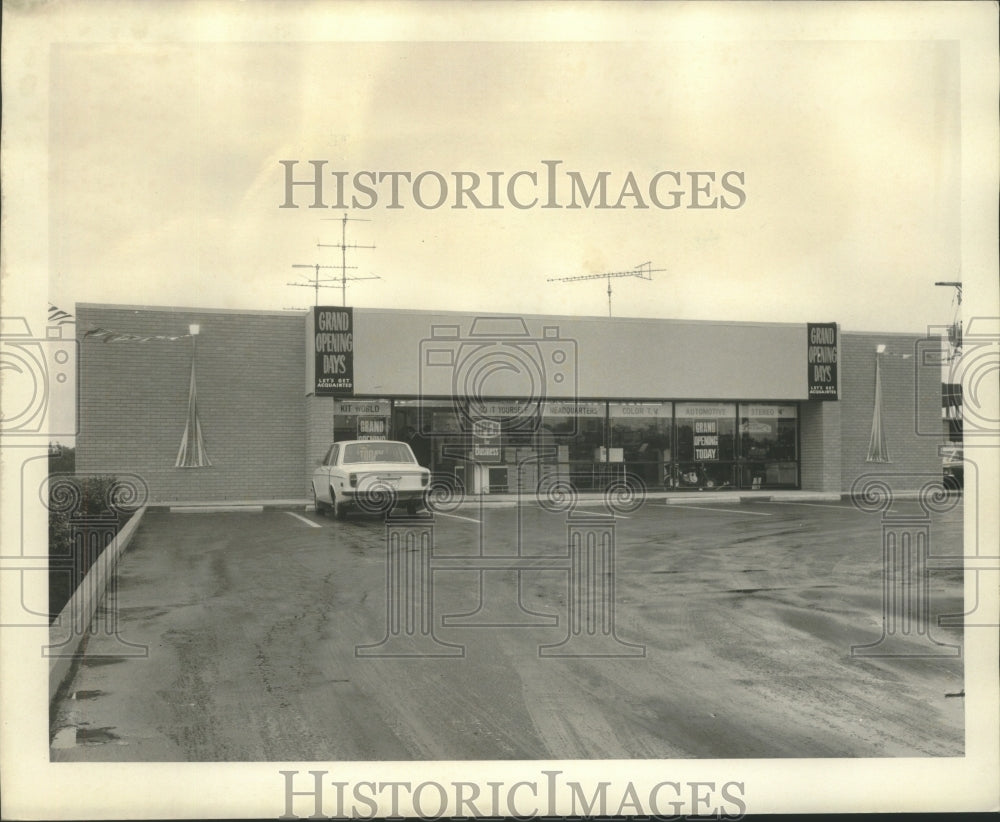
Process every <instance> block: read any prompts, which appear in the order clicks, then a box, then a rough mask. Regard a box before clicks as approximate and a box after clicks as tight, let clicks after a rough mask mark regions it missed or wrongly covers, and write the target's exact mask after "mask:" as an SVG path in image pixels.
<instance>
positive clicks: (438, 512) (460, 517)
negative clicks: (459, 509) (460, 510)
mask: <svg viewBox="0 0 1000 822" xmlns="http://www.w3.org/2000/svg"><path fill="white" fill-rule="evenodd" d="M434 516H436V517H451V518H452V519H464V520H465V521H466V522H475V523H477V524H481V523H480V520H478V519H473V518H472V517H462V516H459V515H458V514H445V513H442V512H441V511H435V512H434Z"/></svg>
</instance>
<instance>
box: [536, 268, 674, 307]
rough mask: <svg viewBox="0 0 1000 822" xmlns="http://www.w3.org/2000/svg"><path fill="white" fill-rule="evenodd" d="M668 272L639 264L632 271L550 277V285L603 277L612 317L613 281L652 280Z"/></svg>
mask: <svg viewBox="0 0 1000 822" xmlns="http://www.w3.org/2000/svg"><path fill="white" fill-rule="evenodd" d="M660 271H666V269H665V268H653V264H652V263H651V262H645V263H639V265H637V266H636V267H635V268H633V269H632V270H631V271H605V272H604V273H603V274H580V275H579V276H576V277H549V279H548V281H549V282H550V283H572V282H577V281H578V280H598V279H601V278H602V277H603V278H605V279H607V281H608V316H609V317H610V316H611V280H613V279H615V278H617V277H638V278H639V279H640V280H652V279H653V273H654V272H657V273H658V272H660Z"/></svg>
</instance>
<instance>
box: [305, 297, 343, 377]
mask: <svg viewBox="0 0 1000 822" xmlns="http://www.w3.org/2000/svg"><path fill="white" fill-rule="evenodd" d="M311 325H312V328H311V329H310V335H309V336H310V337H311V340H310V342H311V345H310V347H309V351H310V353H311V355H312V357H311V358H312V359H313V360H314V363H313V369H312V370H313V377H314V382H313V389H314V392H315V394H316V396H317V397H350V396H353V394H354V310H353V309H351V308H331V307H329V306H316V307H315V308H314V309H313V315H312V323H311Z"/></svg>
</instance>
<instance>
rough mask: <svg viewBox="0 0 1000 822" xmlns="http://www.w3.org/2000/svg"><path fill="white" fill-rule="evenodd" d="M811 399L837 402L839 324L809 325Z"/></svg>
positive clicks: (808, 349)
mask: <svg viewBox="0 0 1000 822" xmlns="http://www.w3.org/2000/svg"><path fill="white" fill-rule="evenodd" d="M806 329H807V333H806V337H807V343H808V348H807V363H808V365H807V367H808V369H809V378H808V379H809V399H811V400H835V399H838V395H837V359H838V356H837V349H838V339H837V336H838V335H837V324H836V323H807V324H806Z"/></svg>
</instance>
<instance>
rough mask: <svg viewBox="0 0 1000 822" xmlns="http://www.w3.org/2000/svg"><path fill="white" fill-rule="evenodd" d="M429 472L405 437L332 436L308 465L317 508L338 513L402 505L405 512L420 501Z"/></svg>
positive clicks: (412, 508) (409, 510)
mask: <svg viewBox="0 0 1000 822" xmlns="http://www.w3.org/2000/svg"><path fill="white" fill-rule="evenodd" d="M430 481H431V472H430V471H428V470H427V469H426V468H423V467H422V466H421V465H420V464H419V463H418V462H417V459H416V457H414V456H413V451H411V450H410V446H409V445H407V444H406V443H405V442H396V441H394V440H347V441H345V442H335V443H334V444H333V445H331V446H330V449H329V450H328V451H327V452H326V456H325V457H324V458H323V460H322V462H321V463H320V464H319V467H318V468H316V470H315V471H313V476H312V493H313V499H314V500H315V502H316V512H317V513H320V514H322V513H324V512H325V511H326V510H327V509H328V508H332V509H333V513H334V516H336V517H337V519H343V517H344V516H345V514H346V512H347V510H348V509H349V508H357V509H358V510H361V511H366V512H369V513H384V512H386V511H388V510H390V509H391V508H394V507H396V506H400V505H401V506H405V507H406V510H407V511H408V512H409V513H411V514H412V513H415V512H416V510H417V508H419V507H420V506H422V505H424V504H425V498H426V495H427V488H428V486H429V485H430Z"/></svg>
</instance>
